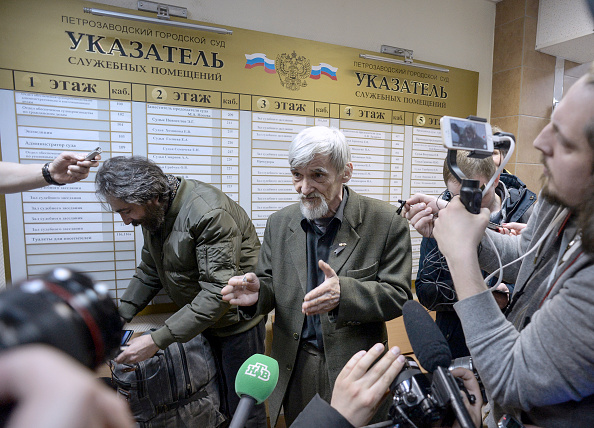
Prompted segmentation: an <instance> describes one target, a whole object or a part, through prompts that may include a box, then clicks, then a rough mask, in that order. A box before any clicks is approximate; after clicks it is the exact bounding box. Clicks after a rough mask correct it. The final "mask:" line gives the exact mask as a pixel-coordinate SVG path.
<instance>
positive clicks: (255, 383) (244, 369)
mask: <svg viewBox="0 0 594 428" xmlns="http://www.w3.org/2000/svg"><path fill="white" fill-rule="evenodd" d="M277 382H278V363H277V362H276V360H275V359H274V358H270V357H268V356H266V355H262V354H254V355H252V356H251V357H249V358H248V359H247V360H245V362H244V363H243V364H242V365H241V367H240V368H239V371H238V372H237V376H236V377H235V392H236V393H237V395H238V396H239V398H240V400H239V404H238V405H237V409H236V410H235V414H234V415H233V419H232V420H231V424H230V425H229V428H243V427H244V426H245V423H246V421H247V420H248V418H249V417H250V413H251V412H252V409H253V408H254V406H255V405H256V404H262V403H263V402H264V401H265V400H266V399H267V398H268V397H269V396H270V394H272V391H274V388H275V387H276V383H277Z"/></svg>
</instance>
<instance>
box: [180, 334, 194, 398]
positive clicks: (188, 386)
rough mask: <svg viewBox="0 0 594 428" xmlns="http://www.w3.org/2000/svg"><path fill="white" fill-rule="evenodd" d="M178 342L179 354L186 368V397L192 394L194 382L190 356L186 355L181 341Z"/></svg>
mask: <svg viewBox="0 0 594 428" xmlns="http://www.w3.org/2000/svg"><path fill="white" fill-rule="evenodd" d="M176 343H177V346H178V347H179V356H180V357H181V363H182V368H183V370H184V380H185V384H186V396H185V397H184V398H188V397H189V396H190V395H192V382H191V379H190V372H189V370H188V358H187V357H186V350H185V348H184V345H183V344H181V343H179V342H176Z"/></svg>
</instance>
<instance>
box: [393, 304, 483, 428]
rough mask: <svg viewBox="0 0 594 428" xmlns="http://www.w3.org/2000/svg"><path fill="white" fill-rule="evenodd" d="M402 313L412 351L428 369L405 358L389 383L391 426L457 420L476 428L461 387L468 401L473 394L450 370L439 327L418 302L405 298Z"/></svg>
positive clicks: (425, 427)
mask: <svg viewBox="0 0 594 428" xmlns="http://www.w3.org/2000/svg"><path fill="white" fill-rule="evenodd" d="M402 315H403V319H404V326H405V327H406V332H407V334H408V337H409V339H410V342H411V345H412V348H413V351H414V352H415V355H416V357H417V358H418V359H419V361H420V363H421V364H422V365H423V367H424V368H425V369H426V370H427V371H428V372H429V373H423V372H422V371H421V369H420V368H419V365H418V364H417V363H416V361H415V360H413V359H412V358H408V359H407V361H406V363H405V365H404V368H403V369H402V370H401V371H400V373H399V374H398V376H397V377H396V379H394V381H393V382H392V385H391V386H390V391H391V392H392V395H393V401H392V406H391V407H390V410H389V416H390V419H391V420H392V422H393V424H394V425H393V426H394V427H398V428H404V427H416V428H428V427H431V426H433V424H434V423H435V422H437V421H442V423H443V425H444V426H451V425H452V424H453V422H454V421H455V420H457V421H458V423H459V424H460V426H461V427H462V428H475V427H474V424H473V422H472V419H471V417H470V415H469V413H468V410H467V409H466V407H465V406H464V402H463V401H462V398H461V395H460V391H463V392H464V393H465V394H466V397H467V398H468V401H469V402H470V403H471V404H474V403H475V402H476V397H475V396H474V395H472V394H469V392H468V391H467V390H466V388H464V385H463V383H462V381H460V380H458V379H456V378H454V377H453V376H452V374H451V373H450V370H449V366H450V364H451V363H452V354H451V352H450V349H449V347H448V344H447V342H446V340H445V338H444V337H443V335H442V334H441V331H439V328H438V327H437V326H436V325H435V322H434V321H433V319H432V318H431V317H430V316H429V314H428V313H427V311H426V310H425V309H424V308H423V307H422V306H421V305H420V304H419V303H418V302H415V301H408V302H406V303H405V304H404V306H403V308H402ZM455 361H456V360H455ZM460 363H462V362H461V361H458V364H460ZM463 364H464V363H463ZM470 367H471V366H468V367H466V368H470ZM475 376H476V372H475Z"/></svg>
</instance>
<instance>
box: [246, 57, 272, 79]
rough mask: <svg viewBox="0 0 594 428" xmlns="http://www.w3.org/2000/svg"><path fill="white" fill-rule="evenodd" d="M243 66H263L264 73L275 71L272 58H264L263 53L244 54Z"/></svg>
mask: <svg viewBox="0 0 594 428" xmlns="http://www.w3.org/2000/svg"><path fill="white" fill-rule="evenodd" d="M245 61H246V62H245V68H254V67H264V70H265V71H266V73H271V74H274V73H276V68H275V66H274V60H272V59H268V58H266V55H265V54H263V53H254V54H245Z"/></svg>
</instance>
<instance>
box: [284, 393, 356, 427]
mask: <svg viewBox="0 0 594 428" xmlns="http://www.w3.org/2000/svg"><path fill="white" fill-rule="evenodd" d="M329 427H331V428H354V427H353V425H351V424H350V422H349V421H347V420H346V419H345V418H344V417H343V416H342V415H341V414H340V413H338V411H337V410H336V409H335V408H334V407H332V406H330V404H328V403H326V402H325V401H324V400H322V398H321V397H320V396H319V394H316V396H315V397H314V398H312V399H311V401H310V402H309V403H308V404H307V406H306V407H305V409H303V411H302V412H301V413H299V416H297V419H295V421H294V422H293V423H292V424H291V427H290V428H329Z"/></svg>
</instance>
